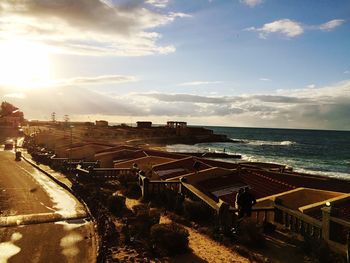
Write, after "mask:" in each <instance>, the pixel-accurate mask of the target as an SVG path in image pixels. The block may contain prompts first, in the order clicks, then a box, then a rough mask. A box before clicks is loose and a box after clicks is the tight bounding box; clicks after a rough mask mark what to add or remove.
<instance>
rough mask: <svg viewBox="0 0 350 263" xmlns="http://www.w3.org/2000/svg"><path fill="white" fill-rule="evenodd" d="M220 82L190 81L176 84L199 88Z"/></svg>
mask: <svg viewBox="0 0 350 263" xmlns="http://www.w3.org/2000/svg"><path fill="white" fill-rule="evenodd" d="M220 83H222V81H190V82H183V83H180V84H178V86H201V85H211V84H220Z"/></svg>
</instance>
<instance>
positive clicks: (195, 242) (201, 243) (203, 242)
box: [160, 216, 249, 263]
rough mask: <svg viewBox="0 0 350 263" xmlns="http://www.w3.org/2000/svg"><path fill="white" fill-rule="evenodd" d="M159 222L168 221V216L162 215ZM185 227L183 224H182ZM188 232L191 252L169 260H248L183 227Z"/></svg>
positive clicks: (177, 262) (216, 262) (216, 261)
mask: <svg viewBox="0 0 350 263" xmlns="http://www.w3.org/2000/svg"><path fill="white" fill-rule="evenodd" d="M160 222H161V223H170V222H171V220H170V219H169V218H168V217H164V216H162V217H161V219H160ZM184 227H185V226H184ZM185 228H186V229H187V230H188V232H189V234H190V235H189V241H190V242H189V247H190V248H191V250H192V253H190V254H185V255H180V256H176V257H174V258H172V259H171V260H170V262H174V263H180V262H211V263H219V262H220V263H221V262H225V263H226V262H249V259H247V258H244V257H242V256H241V255H239V254H238V253H235V252H234V251H232V250H230V249H229V248H227V247H225V246H223V245H221V244H220V243H218V242H216V241H214V240H212V239H210V238H209V237H207V236H206V235H203V234H201V233H199V232H198V231H196V230H194V229H192V228H189V227H185Z"/></svg>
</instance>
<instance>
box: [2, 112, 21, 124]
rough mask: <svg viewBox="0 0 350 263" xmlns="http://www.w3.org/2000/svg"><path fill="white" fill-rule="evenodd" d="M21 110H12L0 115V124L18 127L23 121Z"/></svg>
mask: <svg viewBox="0 0 350 263" xmlns="http://www.w3.org/2000/svg"><path fill="white" fill-rule="evenodd" d="M23 120H24V118H23V112H21V111H20V110H18V109H17V110H14V111H13V112H12V113H10V114H7V115H4V116H0V126H8V127H14V128H16V127H19V126H21V123H22V122H23Z"/></svg>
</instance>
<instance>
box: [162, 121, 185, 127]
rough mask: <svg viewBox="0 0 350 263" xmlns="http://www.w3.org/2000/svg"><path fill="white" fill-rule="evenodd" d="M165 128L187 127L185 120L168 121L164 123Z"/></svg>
mask: <svg viewBox="0 0 350 263" xmlns="http://www.w3.org/2000/svg"><path fill="white" fill-rule="evenodd" d="M166 127H167V128H171V129H177V128H187V122H185V121H168V122H167V123H166Z"/></svg>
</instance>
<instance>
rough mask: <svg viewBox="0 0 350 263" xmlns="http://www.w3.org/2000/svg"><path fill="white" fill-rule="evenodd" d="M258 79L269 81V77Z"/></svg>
mask: <svg viewBox="0 0 350 263" xmlns="http://www.w3.org/2000/svg"><path fill="white" fill-rule="evenodd" d="M259 80H261V81H271V79H269V78H260V79H259Z"/></svg>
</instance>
